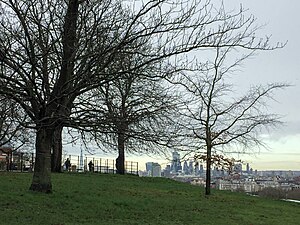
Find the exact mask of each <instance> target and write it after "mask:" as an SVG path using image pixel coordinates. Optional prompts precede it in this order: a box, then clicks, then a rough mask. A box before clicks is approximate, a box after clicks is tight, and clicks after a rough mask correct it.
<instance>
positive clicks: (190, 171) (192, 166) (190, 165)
mask: <svg viewBox="0 0 300 225" xmlns="http://www.w3.org/2000/svg"><path fill="white" fill-rule="evenodd" d="M193 173H194V161H193V160H190V163H189V174H193Z"/></svg>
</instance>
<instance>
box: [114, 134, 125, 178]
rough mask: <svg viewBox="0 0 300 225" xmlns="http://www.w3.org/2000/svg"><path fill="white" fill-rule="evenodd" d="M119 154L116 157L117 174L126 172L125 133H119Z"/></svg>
mask: <svg viewBox="0 0 300 225" xmlns="http://www.w3.org/2000/svg"><path fill="white" fill-rule="evenodd" d="M118 151H119V156H118V158H117V159H116V168H117V174H125V138H124V134H118Z"/></svg>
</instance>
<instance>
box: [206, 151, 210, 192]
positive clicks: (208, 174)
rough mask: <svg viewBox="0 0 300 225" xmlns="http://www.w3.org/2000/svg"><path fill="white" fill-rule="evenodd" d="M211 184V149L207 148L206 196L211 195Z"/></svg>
mask: <svg viewBox="0 0 300 225" xmlns="http://www.w3.org/2000/svg"><path fill="white" fill-rule="evenodd" d="M210 182H211V147H210V146H207V160H206V182H205V195H210Z"/></svg>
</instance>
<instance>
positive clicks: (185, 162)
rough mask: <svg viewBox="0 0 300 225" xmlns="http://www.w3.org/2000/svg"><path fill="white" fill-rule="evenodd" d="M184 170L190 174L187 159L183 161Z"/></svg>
mask: <svg viewBox="0 0 300 225" xmlns="http://www.w3.org/2000/svg"><path fill="white" fill-rule="evenodd" d="M183 172H184V174H189V166H188V164H187V161H184V163H183Z"/></svg>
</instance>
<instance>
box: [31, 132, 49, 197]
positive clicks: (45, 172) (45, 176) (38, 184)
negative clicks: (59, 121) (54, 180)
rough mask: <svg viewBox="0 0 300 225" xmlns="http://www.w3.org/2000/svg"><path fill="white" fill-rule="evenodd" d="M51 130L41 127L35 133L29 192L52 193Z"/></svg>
mask: <svg viewBox="0 0 300 225" xmlns="http://www.w3.org/2000/svg"><path fill="white" fill-rule="evenodd" d="M52 136H53V130H51V129H50V128H49V127H41V128H40V129H39V130H38V131H37V133H36V143H35V145H36V156H35V164H34V173H33V179H32V184H31V186H30V190H32V191H37V192H44V193H51V192H52V184H51V144H52Z"/></svg>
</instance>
